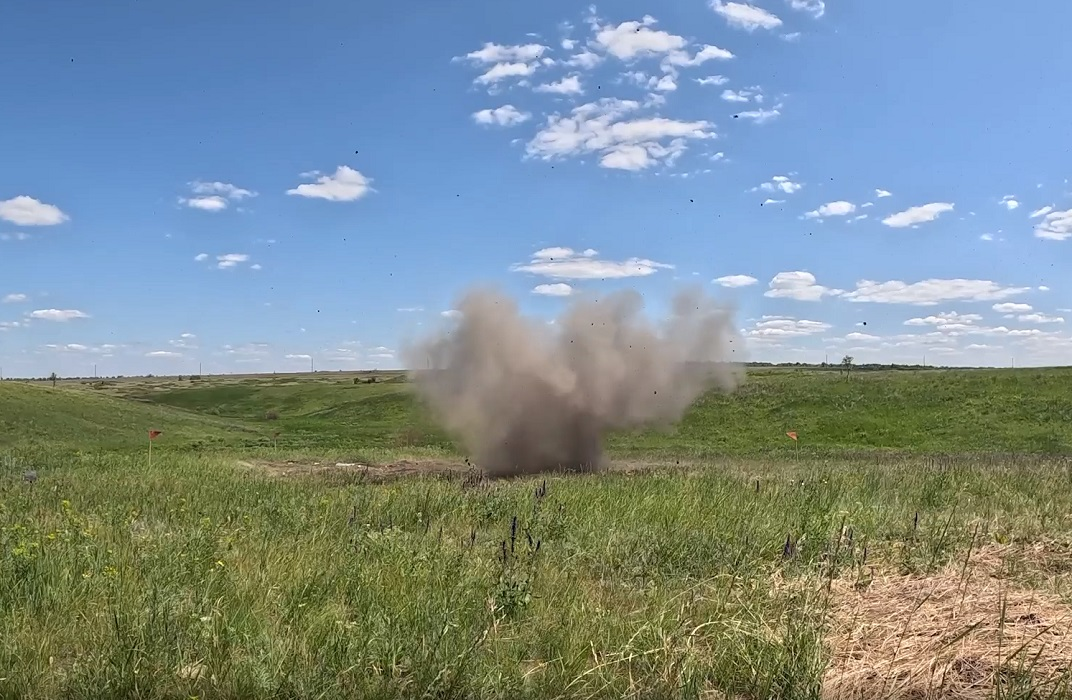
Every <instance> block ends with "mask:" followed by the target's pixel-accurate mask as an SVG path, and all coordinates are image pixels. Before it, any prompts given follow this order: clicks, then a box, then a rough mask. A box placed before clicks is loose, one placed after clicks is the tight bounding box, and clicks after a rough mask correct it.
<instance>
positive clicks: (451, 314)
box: [439, 309, 462, 318]
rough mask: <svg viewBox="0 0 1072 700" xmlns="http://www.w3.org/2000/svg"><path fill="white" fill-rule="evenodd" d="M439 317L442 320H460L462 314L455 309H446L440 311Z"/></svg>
mask: <svg viewBox="0 0 1072 700" xmlns="http://www.w3.org/2000/svg"><path fill="white" fill-rule="evenodd" d="M439 315H440V316H442V317H443V318H461V317H462V312H461V311H458V310H457V309H447V310H446V311H440V312H439Z"/></svg>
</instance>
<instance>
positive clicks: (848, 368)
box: [841, 355, 854, 379]
mask: <svg viewBox="0 0 1072 700" xmlns="http://www.w3.org/2000/svg"><path fill="white" fill-rule="evenodd" d="M853 359H854V358H853V356H852V355H846V356H845V357H843V358H841V370H842V371H843V372H844V373H845V379H848V378H849V373H850V372H852V361H853Z"/></svg>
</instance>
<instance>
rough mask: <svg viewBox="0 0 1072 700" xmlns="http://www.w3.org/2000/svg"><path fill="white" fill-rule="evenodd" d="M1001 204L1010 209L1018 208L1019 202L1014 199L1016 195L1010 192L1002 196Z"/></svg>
mask: <svg viewBox="0 0 1072 700" xmlns="http://www.w3.org/2000/svg"><path fill="white" fill-rule="evenodd" d="M1001 204H1003V205H1005V208H1006V209H1008V210H1009V211H1012V210H1013V209H1018V208H1019V207H1020V202H1018V201H1016V196H1015V195H1011V194H1007V195H1005V196H1004V197H1002V198H1001Z"/></svg>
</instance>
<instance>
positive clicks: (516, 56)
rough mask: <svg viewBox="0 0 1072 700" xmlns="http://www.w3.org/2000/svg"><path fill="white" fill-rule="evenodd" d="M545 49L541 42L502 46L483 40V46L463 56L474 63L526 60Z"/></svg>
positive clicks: (531, 59) (533, 59)
mask: <svg viewBox="0 0 1072 700" xmlns="http://www.w3.org/2000/svg"><path fill="white" fill-rule="evenodd" d="M547 50H548V47H546V46H544V45H543V44H521V45H516V46H503V45H501V44H494V43H492V42H490V41H488V42H484V46H483V47H481V48H480V49H477V50H476V51H471V52H469V53H467V54H466V55H465V56H464V58H467V59H469V60H470V61H471V62H473V63H476V64H481V63H484V64H488V63H511V62H515V61H521V62H528V61H535V60H536V59H538V58H541V57H542V56H543V55H544V53H545V52H547ZM455 60H458V59H455Z"/></svg>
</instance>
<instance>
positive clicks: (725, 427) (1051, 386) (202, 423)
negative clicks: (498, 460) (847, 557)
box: [0, 368, 1072, 459]
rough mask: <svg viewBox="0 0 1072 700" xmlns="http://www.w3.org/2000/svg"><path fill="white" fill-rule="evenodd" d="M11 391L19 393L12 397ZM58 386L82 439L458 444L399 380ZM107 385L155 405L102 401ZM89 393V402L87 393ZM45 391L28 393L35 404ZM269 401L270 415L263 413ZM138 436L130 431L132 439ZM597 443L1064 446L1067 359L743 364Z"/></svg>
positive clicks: (777, 451)
mask: <svg viewBox="0 0 1072 700" xmlns="http://www.w3.org/2000/svg"><path fill="white" fill-rule="evenodd" d="M10 384H12V383H3V384H0V416H4V415H7V416H8V418H7V420H8V421H14V420H18V421H19V424H22V423H24V422H25V419H24V418H22V417H18V418H12V417H11V414H12V413H18V412H19V411H20V410H23V409H22V408H19V406H20V405H28V404H29V403H30V400H31V399H32V398H33V397H34V396H38V395H39V394H38V393H35V392H42V391H45V388H44V387H41V386H9V385H10ZM12 391H17V392H20V393H18V394H17V395H16V396H15V397H14V399H12V398H11V396H10V392H12ZM57 391H58V390H57ZM64 391H67V392H68V393H67V394H64V396H65V397H67V398H66V401H67V402H68V403H67V408H66V413H65V414H64V415H62V416H59V417H57V418H55V419H49V418H47V417H45V416H43V415H40V414H42V412H43V411H44V409H43V408H41V407H37V408H35V407H33V406H30V407H29V408H28V409H27V410H29V411H30V413H29V414H28V415H31V416H38V417H36V418H35V419H34V420H36V421H37V424H38V425H40V426H45V425H48V424H49V422H50V421H51V423H52V424H54V427H56V428H57V429H58V430H59V431H60V432H65V433H66V434H68V435H72V436H80V437H81V439H83V440H87V441H97V440H98V439H100V438H97V437H95V436H94V433H93V430H97V431H98V433H99V434H100V435H102V436H104V437H108V438H110V439H112V442H110V443H108V444H107V445H106V446H108V447H112V445H113V444H115V442H116V440H118V438H116V437H115V435H114V434H115V433H116V432H118V431H123V430H127V431H129V430H134V429H135V428H136V426H137V422H138V421H141V422H142V423H143V424H144V425H146V426H147V425H148V423H151V422H153V421H156V422H159V423H160V424H161V425H163V426H164V429H165V430H167V429H168V428H169V427H170V426H174V429H173V431H175V432H177V434H178V437H179V442H175V443H172V442H170V441H166V442H167V444H174V445H183V446H184V445H186V444H187V442H186V441H187V440H194V439H197V438H196V437H195V435H194V433H196V431H198V430H204V434H205V438H204V439H203V440H202V442H204V443H206V444H207V445H210V446H212V445H215V446H224V447H229V448H230V447H233V448H238V449H243V450H248V449H251V448H254V447H256V446H258V445H259V446H261V447H264V446H266V445H268V444H273V440H272V438H271V436H272V434H273V433H275V432H278V433H279V436H278V438H277V439H276V440H275V441H274V444H276V445H277V446H280V447H282V448H283V450H284V451H286V450H287V449H291V450H299V451H302V452H311V453H315V452H318V451H319V452H321V453H323V454H336V453H343V452H356V453H361V452H363V451H368V450H379V451H385V450H386V451H390V450H396V451H405V450H407V449H426V450H433V451H438V452H441V453H444V454H450V453H454V454H458V452H459V450H458V448H457V446H456V445H454V444H453V443H452V441H451V440H450V437H449V436H447V435H445V434H443V433H442V431H440V430H438V429H437V428H436V427H435V425H434V423H433V422H432V421H431V420H430V419H429V417H428V416H427V415H426V414H425V412H424V411H423V410H421V406H420V405H419V402H418V401H417V400H416V399H415V397H414V395H413V391H412V386H411V385H409V384H407V383H398V382H380V383H376V384H354V383H353V382H352V380H351V378H350V376H342V377H339V376H337V375H326V376H325V377H308V378H304V379H302V380H301V381H295V380H293V379H291V378H280V377H276V378H271V377H268V378H242V379H229V378H223V379H206V380H203V381H201V382H175V381H163V380H153V381H149V382H141V383H139V382H136V381H134V380H128V381H126V382H123V383H119V384H117V385H115V386H113V387H106V388H104V389H102V390H98V389H92V388H86V387H82V388H72V389H65V390H64ZM22 392H29V393H22ZM115 393H119V394H120V395H121V396H122V397H126V398H128V399H129V398H137V399H140V400H142V401H144V402H149V403H151V404H153V405H156V406H159V407H161V408H160V411H159V412H157V413H149V412H148V409H144V412H139V411H142V410H143V409H142V407H141V406H138V405H136V404H133V403H131V402H130V401H123V402H121V403H114V402H109V401H108V399H114V398H115V396H114V394H115ZM5 396H7V397H8V398H6V399H5ZM82 397H86V399H85V401H84V402H83V399H82ZM90 397H94V398H95V399H96V402H95V403H89V399H90ZM48 400H49V399H48V398H47V397H43V398H40V399H39V403H40V404H41V406H45V405H48ZM12 401H14V404H12ZM41 402H43V403H41ZM8 406H10V408H6V407H8ZM164 408H170V409H181V410H177V411H167V410H164ZM269 412H274V413H275V414H276V415H278V420H266V419H265V417H266V415H267V414H268V413H269ZM72 419H73V420H72ZM0 420H3V418H0ZM97 426H109V427H108V429H107V430H105V429H104V428H103V427H97ZM137 430H140V428H137ZM137 430H136V431H137ZM789 430H794V431H796V432H797V433H798V434H799V436H800V442H799V444H796V443H792V442H790V441H789V439H788V438H786V436H785V433H786V431H789ZM109 431H111V433H112V434H111V435H109V434H108V433H109ZM136 431H135V432H136ZM37 433H38V435H39V436H40V435H45V433H42V432H41V431H40V430H38V431H37ZM141 440H142V436H141V435H137V436H136V437H134V442H135V444H140V442H141ZM162 446H163V443H162ZM608 446H609V449H610V451H611V453H612V454H616V455H618V456H621V457H630V458H638V457H650V458H659V459H670V458H674V457H683V458H690V459H702V458H710V457H715V456H729V455H754V456H758V455H763V456H779V455H781V456H791V455H792V454H793V453H794V451H795V450H797V449H799V450H801V451H802V452H804V453H806V454H811V455H833V456H836V455H838V454H850V453H858V452H861V451H871V452H874V451H895V452H905V453H913V454H934V453H958V454H963V453H988V454H989V453H994V452H1010V453H1032V454H1065V453H1069V452H1072V369H1064V368H1062V369H1042V370H1035V369H1023V370H928V371H916V372H911V371H885V372H882V371H876V372H858V373H856V374H855V375H854V376H853V377H852V378H851V379H850V380H848V381H846V380H845V379H844V378H843V377H842V376H841V375H840V374H839V373H838V372H833V371H817V370H812V369H800V370H785V369H761V370H752V371H751V372H750V373H749V375H748V378H747V380H746V382H745V383H744V385H743V386H742V387H740V389H739V390H738V391H736V392H734V393H732V394H720V393H718V392H712V393H710V394H708V395H706V396H704V397H703V398H701V399H700V400H699V401H697V403H696V404H695V405H694V406H693V408H692V409H691V410H690V411H689V412H688V413H687V414H686V415H685V417H684V419H683V420H682V421H681V422H680V424H679V425H677V426H675V427H674V428H673V429H671V430H669V431H642V432H628V433H619V434H616V435H613V436H611V438H610V439H609V442H608Z"/></svg>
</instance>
